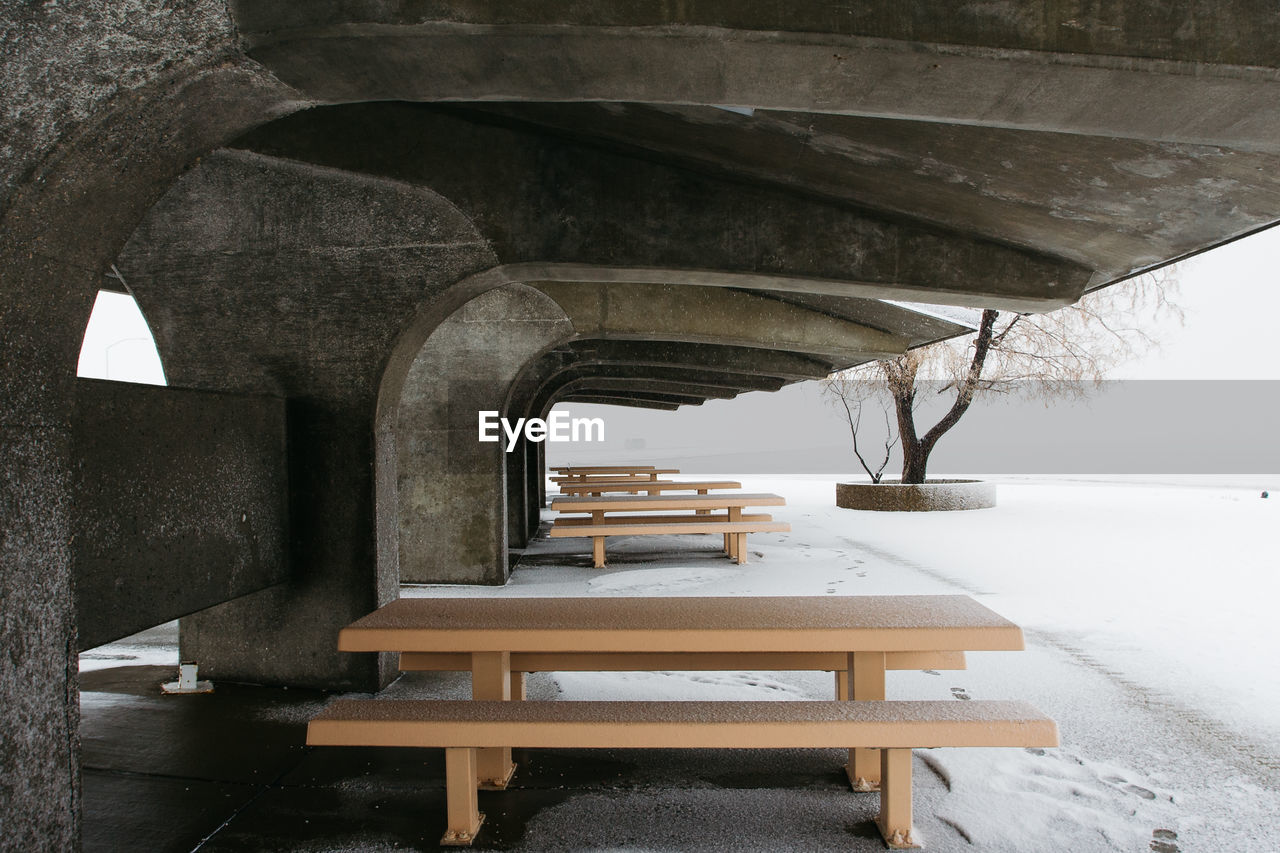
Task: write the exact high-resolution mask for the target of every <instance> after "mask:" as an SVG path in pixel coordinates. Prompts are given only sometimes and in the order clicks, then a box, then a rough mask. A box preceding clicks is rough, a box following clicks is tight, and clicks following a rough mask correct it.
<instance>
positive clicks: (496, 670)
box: [471, 652, 516, 791]
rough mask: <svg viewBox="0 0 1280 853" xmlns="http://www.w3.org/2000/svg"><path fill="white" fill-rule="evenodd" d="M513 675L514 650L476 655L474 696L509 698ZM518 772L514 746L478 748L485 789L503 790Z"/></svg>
mask: <svg viewBox="0 0 1280 853" xmlns="http://www.w3.org/2000/svg"><path fill="white" fill-rule="evenodd" d="M511 676H512V673H511V653H510V652H476V653H474V654H472V655H471V698H472V699H493V700H501V701H509V700H510V699H511V685H512V677H511ZM515 772H516V765H515V763H514V762H512V760H511V747H509V746H494V747H487V748H485V749H478V750H476V780H477V781H478V783H479V785H480V787H481V788H483V789H484V790H486V791H501V790H503V789H504V788H506V787H507V783H508V782H510V781H511V776H512V774H513V773H515Z"/></svg>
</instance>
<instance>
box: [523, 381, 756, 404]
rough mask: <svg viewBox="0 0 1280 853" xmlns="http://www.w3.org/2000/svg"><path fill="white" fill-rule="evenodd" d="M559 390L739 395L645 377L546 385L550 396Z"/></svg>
mask: <svg viewBox="0 0 1280 853" xmlns="http://www.w3.org/2000/svg"><path fill="white" fill-rule="evenodd" d="M562 388H571V389H573V390H575V391H599V392H603V393H606V394H625V393H627V392H629V391H653V392H656V393H659V394H679V395H682V396H687V397H700V398H702V399H703V400H732V399H733V398H734V397H736V396H738V394H739V392H738V390H737V389H735V388H725V387H724V386H721V385H697V384H694V383H691V382H672V381H668V380H662V379H649V378H647V377H645V378H636V379H615V378H611V377H607V376H604V377H594V376H588V377H585V378H581V379H573V378H569V377H562V378H560V379H553V380H552V381H551V382H549V383H547V391H548V393H549V394H550V395H551V396H555V395H556V394H558V393H559V391H560V389H562Z"/></svg>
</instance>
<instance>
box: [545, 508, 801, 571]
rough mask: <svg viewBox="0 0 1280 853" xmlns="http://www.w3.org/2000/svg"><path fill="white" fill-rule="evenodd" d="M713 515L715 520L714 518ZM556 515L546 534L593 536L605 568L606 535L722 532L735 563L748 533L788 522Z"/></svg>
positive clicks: (781, 529) (784, 528)
mask: <svg viewBox="0 0 1280 853" xmlns="http://www.w3.org/2000/svg"><path fill="white" fill-rule="evenodd" d="M713 519H714V520H713ZM561 521H562V519H559V518H557V519H556V520H555V521H554V522H552V524H551V530H550V531H548V533H547V535H548V536H550V537H552V538H557V539H558V538H570V537H572V538H590V539H592V540H593V541H592V548H591V556H592V561H593V563H594V565H595V567H596V568H597V569H601V568H604V563H605V550H604V540H605V537H606V536H652V535H666V534H673V533H676V534H680V533H722V534H724V550H725V553H727V554H728V555H729V556H730V557H732V558H734V559H735V560H736V561H737V562H738V563H745V562H746V561H747V548H746V539H747V534H748V533H761V532H773V533H787V532H789V531H790V530H791V525H790V524H789V523H787V522H785V521H747V520H746V519H741V520H738V521H728V520H727V519H726V518H724V517H722V516H705V515H704V516H695V517H694V518H693V519H690V520H686V519H684V518H681V519H680V520H679V521H666V522H652V521H648V520H645V521H623V520H622V519H620V518H616V517H605V518H592V519H584V521H586V522H587V523H585V524H583V523H580V522H578V521H577V520H574V521H573V522H570V523H569V524H561V523H560V522H561Z"/></svg>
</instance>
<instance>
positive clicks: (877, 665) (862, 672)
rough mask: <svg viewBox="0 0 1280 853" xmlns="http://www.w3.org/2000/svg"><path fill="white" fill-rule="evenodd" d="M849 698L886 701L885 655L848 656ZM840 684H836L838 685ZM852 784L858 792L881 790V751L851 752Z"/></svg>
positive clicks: (860, 749) (857, 654)
mask: <svg viewBox="0 0 1280 853" xmlns="http://www.w3.org/2000/svg"><path fill="white" fill-rule="evenodd" d="M845 678H846V684H845V690H846V693H847V695H845V696H843V697H841V698H844V699H852V700H856V701H868V700H870V701H876V700H878V701H883V700H884V652H854V653H852V654H850V655H849V668H848V672H847V674H846V676H845ZM838 685H839V681H837V686H838ZM844 769H845V772H846V773H847V774H848V775H849V784H851V785H852V786H853V790H855V791H875V790H877V789H878V788H879V787H880V750H878V749H868V748H866V747H857V748H855V749H851V750H849V763H848V764H847V765H845V768H844Z"/></svg>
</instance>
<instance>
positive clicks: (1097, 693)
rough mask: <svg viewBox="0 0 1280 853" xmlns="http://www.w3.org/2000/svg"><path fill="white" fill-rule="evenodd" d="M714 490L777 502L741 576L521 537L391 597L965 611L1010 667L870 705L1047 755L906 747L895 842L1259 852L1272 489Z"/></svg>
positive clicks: (1048, 481)
mask: <svg viewBox="0 0 1280 853" xmlns="http://www.w3.org/2000/svg"><path fill="white" fill-rule="evenodd" d="M682 476H684V477H690V478H691V477H693V476H696V475H695V474H693V473H692V472H685V474H683V475H682ZM734 479H738V480H740V481H741V482H742V484H743V489H744V491H751V492H775V493H777V494H780V495H783V496H784V497H785V498H786V499H787V505H786V506H785V507H776V508H771V512H772V513H773V515H774V517H775V518H776V519H778V520H784V521H789V522H790V523H791V525H792V530H791V532H790V533H776V534H768V533H764V534H752V535H751V536H749V537H748V549H749V552H750V562H748V563H747V564H746V565H742V566H738V565H735V564H732V563H730V562H729V561H728V560H727V559H726V558H725V557H724V556H723V555H722V554H721V553H720V550H719V547H720V537H719V536H705V535H704V536H699V535H681V536H668V537H654V536H641V537H616V538H611V539H610V541H609V561H610V564H609V566H608V567H607V568H606V569H603V570H595V569H592V568H591V561H590V553H589V550H590V549H589V544H588V543H587V542H586V541H585V540H545V539H543V540H537V541H535V543H534V544H533V546H532V547H531V548H530V549H529V550H528V551H527V552H526V553H525V554H524V556H523V558H522V559H521V562H520V565H519V567H518V569H517V570H516V571H515V573H514V574H513V575H512V577H511V580H510V582H509V583H508V584H507V585H505V586H502V587H480V586H416V585H415V586H405V587H404V588H403V589H402V594H403V595H405V596H437V597H463V596H471V597H495V596H496V597H523V596H570V597H571V596H692V595H699V596H705V595H831V596H841V595H905V594H925V595H935V594H957V593H962V594H967V595H970V596H972V597H973V598H974V599H976V600H978V601H980V602H982V603H983V604H984V605H985V606H987V607H990V608H991V609H992V610H995V611H996V612H997V613H999V614H1001V615H1002V616H1005V617H1007V618H1009V619H1011V620H1013V621H1014V622H1016V623H1018V624H1019V625H1021V626H1022V628H1023V630H1024V633H1025V636H1026V646H1027V647H1026V650H1025V651H1021V652H976V653H970V654H969V655H968V668H967V669H965V670H961V671H947V672H933V671H928V672H897V671H894V672H890V673H888V677H887V692H888V696H889V698H891V699H930V700H946V701H965V700H968V699H1021V700H1025V701H1027V702H1030V703H1031V704H1033V705H1035V706H1036V707H1037V708H1039V709H1040V710H1042V711H1044V712H1045V713H1046V714H1048V715H1049V716H1050V717H1052V718H1053V719H1054V720H1055V721H1056V722H1057V723H1058V726H1059V731H1060V733H1061V747H1060V748H1058V749H1047V750H1020V749H935V750H917V751H916V758H915V769H916V774H915V775H916V785H915V806H916V808H915V813H916V825H917V827H918V829H919V830H920V835H921V836H922V837H923V838H924V839H925V844H926V845H927V847H928V849H931V850H934V851H960V850H965V849H974V848H977V849H981V850H984V851H1010V853H1014V851H1016V852H1017V853H1022V851H1028V850H1048V851H1058V850H1070V851H1073V853H1075V851H1116V850H1121V851H1139V850H1141V851H1147V850H1154V851H1157V853H1172V851H1191V850H1204V849H1213V850H1219V851H1257V850H1280V713H1277V711H1276V709H1277V708H1280V668H1278V667H1277V666H1276V664H1275V660H1274V658H1275V653H1276V652H1277V651H1280V619H1277V618H1276V614H1275V611H1276V606H1275V603H1276V601H1277V594H1278V593H1280V576H1278V571H1277V570H1278V569H1280V561H1278V560H1277V557H1276V552H1277V537H1276V535H1275V531H1276V530H1277V527H1278V525H1277V520H1278V519H1277V514H1278V513H1280V498H1276V497H1272V498H1270V499H1266V500H1264V499H1262V498H1261V497H1260V494H1261V492H1262V491H1263V490H1264V489H1267V490H1269V491H1271V492H1272V494H1273V495H1274V494H1275V492H1276V488H1275V487H1276V484H1277V482H1278V481H1280V476H1278V477H1141V478H1139V477H1132V478H1119V477H1111V478H1107V477H1072V478H1066V477H1063V478H1047V477H1035V478H1029V477H1028V478H1013V477H1002V478H993V479H994V480H995V481H996V482H998V484H999V496H998V500H999V504H998V506H996V507H994V508H992V509H983V510H972V511H963V512H938V513H877V512H858V511H853V510H844V509H839V508H837V507H835V506H834V495H835V483H836V482H838V481H841V480H849V479H856V478H851V477H849V476H838V475H832V476H829V477H819V476H792V477H775V476H753V475H745V476H738V477H734ZM547 515H548V517H550V516H551V513H548V514H547ZM161 633H163V632H161ZM170 634H172V631H170ZM139 636H140V637H144V635H139ZM113 655H114V656H122V655H127V656H129V657H130V659H120V658H119V657H112V656H113ZM81 660H82V669H88V668H92V667H98V666H115V665H132V664H135V663H143V662H147V663H150V662H152V661H153V660H155V661H156V662H162V661H163V662H166V663H173V664H175V665H176V662H177V653H176V649H169V650H168V651H167V652H166V651H165V650H164V649H162V648H161V647H160V646H158V645H155V644H152V643H150V642H147V641H146V640H145V637H144V639H143V640H137V639H132V638H131V640H130V641H129V642H127V643H125V644H124V645H121V644H113V645H112V646H106V647H102V648H100V649H95V650H93V651H91V652H87V653H86V654H85V655H82V658H81ZM410 681H411V679H407V678H406V679H402V680H401V682H398V683H397V684H396V685H393V686H392V687H391V688H390V689H389V690H387V691H386V692H385V694H384V695H385V696H400V695H403V696H409V695H413V693H412V691H413V690H416V689H420V687H419V686H415V685H414V684H411V683H409V682H410ZM465 681H466V676H465V674H462V673H446V674H441V675H440V676H439V678H438V679H437V680H435V681H432V682H430V683H431V684H433V685H435V688H433V689H437V690H438V691H442V692H443V693H446V694H448V696H449V698H464V697H465V696H466V690H467V688H466V684H465ZM420 684H421V682H418V685H420ZM433 695H438V694H433ZM832 695H833V684H832V677H831V675H830V674H829V673H805V672H636V673H586V672H583V673H552V674H550V675H549V676H547V675H545V674H543V675H539V676H537V678H536V679H535V678H531V680H530V696H531V698H538V699H557V700H655V699H666V700H685V699H695V700H727V699H736V700H791V699H827V698H831V697H832ZM836 758H838V756H837V757H836ZM780 760H781V759H780ZM788 760H789V759H788ZM810 760H812V761H813V762H814V763H815V765H820V764H821V762H822V761H826V759H825V758H820V757H819V758H813V759H810ZM832 760H835V759H832ZM713 793H714V792H713ZM749 793H750V792H745V793H744V791H743V790H734V791H733V792H732V796H733V797H734V798H736V799H735V800H734V801H733V802H736V803H737V806H736V807H737V808H739V809H740V810H741V811H742V819H743V820H744V821H748V822H749V821H750V820H752V819H755V818H754V817H753V815H754V813H755V812H756V811H757V810H758V811H759V819H760V820H766V819H768V818H769V816H770V815H776V814H777V813H778V812H777V810H776V809H777V808H779V806H778V805H777V804H776V803H774V800H776V799H777V798H778V797H784V798H791V799H789V800H788V801H787V803H786V806H785V808H784V809H783V811H785V812H786V814H787V816H788V819H789V820H799V818H798V817H797V816H798V815H805V816H806V817H805V821H806V823H805V828H804V829H803V836H804V837H805V838H809V839H810V840H814V842H815V843H817V839H825V840H830V841H831V842H832V844H833V845H834V844H835V843H836V842H837V841H840V843H841V844H847V843H850V839H849V837H848V836H847V835H844V834H843V830H839V831H838V832H837V835H839V836H840V838H839V839H837V838H836V837H835V836H831V837H830V838H829V837H828V836H829V835H830V833H831V832H833V831H834V830H833V826H834V827H835V829H836V830H838V829H839V827H838V825H833V824H831V822H830V814H831V811H832V809H838V808H840V807H841V806H840V803H843V802H845V801H846V798H847V797H848V796H849V795H848V794H847V792H836V791H831V792H825V791H822V790H817V789H814V790H808V789H806V790H803V791H788V792H782V793H780V792H776V791H767V792H762V794H761V796H762V797H763V798H762V799H760V800H759V801H758V802H757V801H755V800H751V801H750V803H748V801H747V800H746V799H743V798H744V797H747V796H748V794H749ZM764 794H768V795H769V796H767V797H765V796H764ZM611 796H615V797H620V796H622V794H612V795H611ZM702 796H703V794H702V793H700V792H693V793H690V792H689V791H672V792H662V791H658V792H652V793H649V794H645V796H643V797H640V798H639V799H634V800H633V799H628V800H625V808H624V804H623V801H619V802H613V801H609V802H603V801H597V800H598V798H592V797H591V796H585V795H584V796H578V797H574V798H571V799H570V800H568V801H566V802H565V803H563V804H561V805H560V806H557V807H554V808H549V809H546V810H544V811H542V812H539V813H538V814H537V815H536V816H535V817H534V818H533V819H532V820H531V821H530V824H529V827H528V835H527V837H526V844H525V846H522V847H520V849H530V850H537V849H555V846H556V845H555V844H551V845H550V846H543V847H539V844H540V843H541V842H540V841H539V839H542V840H546V839H558V841H557V842H556V844H560V845H561V849H572V848H573V846H574V843H573V842H572V839H570V840H565V837H564V836H565V833H566V832H570V830H571V828H572V826H573V820H578V819H582V820H587V819H596V820H598V819H599V815H600V810H601V809H604V810H605V811H606V812H607V811H608V809H610V808H612V809H615V810H616V809H619V808H623V809H624V811H626V814H625V815H624V814H622V813H621V812H620V813H619V815H618V819H619V820H620V821H625V820H635V821H641V822H644V821H645V820H649V819H654V814H651V813H649V812H646V811H645V809H646V808H652V809H658V808H659V806H661V807H662V808H667V807H668V806H670V807H671V808H681V809H689V808H692V809H694V810H695V811H697V810H698V809H704V808H705V809H708V810H709V812H708V813H718V811H716V810H722V809H727V808H731V807H732V806H731V805H730V804H729V802H728V801H725V802H723V803H722V802H721V801H720V800H719V799H716V798H715V797H714V796H712V794H706V796H705V797H704V799H706V802H704V801H703V800H702V799H698V797H702ZM726 796H727V795H726ZM827 798H830V801H828V799H827ZM668 800H670V803H668ZM646 803H648V804H649V805H646ZM664 804H666V805H664ZM672 804H674V805H672ZM771 809H773V810H772V811H771ZM810 820H812V823H813V826H812V827H810V826H809V825H808V821H810ZM824 833H826V834H824ZM584 843H585V842H584ZM823 843H824V844H825V841H824V842H823ZM549 844H550V842H549ZM875 844H876V845H878V842H876V843H875ZM664 849H665V848H664ZM671 849H677V848H675V847H673V848H671ZM679 849H700V848H696V845H694V846H692V847H688V848H679ZM856 849H864V848H862V847H856ZM865 849H872V847H867V848H865Z"/></svg>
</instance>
